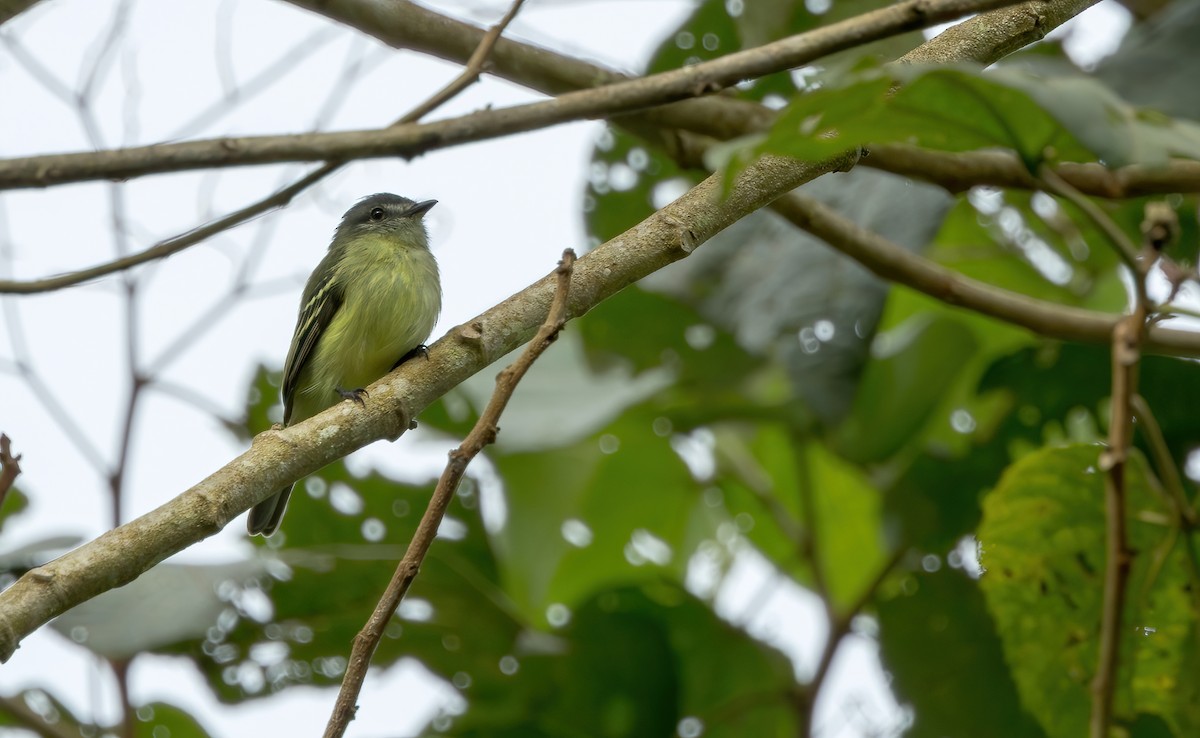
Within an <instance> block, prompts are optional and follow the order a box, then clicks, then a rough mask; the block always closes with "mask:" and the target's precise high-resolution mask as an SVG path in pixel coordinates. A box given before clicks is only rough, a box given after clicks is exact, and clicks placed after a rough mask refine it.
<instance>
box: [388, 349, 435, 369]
mask: <svg viewBox="0 0 1200 738" xmlns="http://www.w3.org/2000/svg"><path fill="white" fill-rule="evenodd" d="M417 356H424V357H425V359H426V360H427V361H428V360H429V347H428V346H426V345H425V344H423V343H419V344H417V345H416V346H415V347H414V348H413V349H412V350H411V351H409V352H408V353H407V354H405V355H404V356H401V357H400V359H399V360H397V361H396V363H395V364H392V369H395V368H396V367H398V366H400V365H401V364H403V363H404V362H406V361H408V360H409V359H412V358H415V357H417Z"/></svg>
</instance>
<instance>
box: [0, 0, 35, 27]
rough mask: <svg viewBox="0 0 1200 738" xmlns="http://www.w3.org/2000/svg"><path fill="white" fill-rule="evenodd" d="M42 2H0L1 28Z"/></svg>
mask: <svg viewBox="0 0 1200 738" xmlns="http://www.w3.org/2000/svg"><path fill="white" fill-rule="evenodd" d="M39 2H41V0H0V26H2V25H4V24H5V23H7V22H9V21H10V20H12V19H13V18H15V17H17V16H18V15H20V14H21V13H24V12H25V11H26V10H29V9H30V8H32V7H33V6H34V5H37V4H38V3H39Z"/></svg>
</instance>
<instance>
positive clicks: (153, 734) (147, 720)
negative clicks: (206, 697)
mask: <svg viewBox="0 0 1200 738" xmlns="http://www.w3.org/2000/svg"><path fill="white" fill-rule="evenodd" d="M134 718H135V719H134V722H133V735H134V736H135V738H164V736H169V737H170V738H207V737H208V731H206V730H205V729H204V727H203V726H201V725H200V723H199V721H197V720H196V718H194V717H192V716H191V715H190V714H188V713H187V712H186V711H184V710H183V709H181V708H179V707H176V706H175V705H171V704H168V703H166V702H152V703H150V704H148V705H141V706H140V707H138V708H137V709H136V710H135V711H134Z"/></svg>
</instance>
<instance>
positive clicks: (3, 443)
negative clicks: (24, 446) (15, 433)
mask: <svg viewBox="0 0 1200 738" xmlns="http://www.w3.org/2000/svg"><path fill="white" fill-rule="evenodd" d="M20 462H21V455H20V454H17V455H16V456H13V453H12V441H11V440H10V439H9V437H8V436H7V435H5V434H3V433H0V505H3V504H4V497H5V495H7V494H8V491H9V490H10V489H12V486H13V482H15V481H16V480H17V475H18V474H20V473H21V463H20Z"/></svg>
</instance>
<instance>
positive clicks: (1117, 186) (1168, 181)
mask: <svg viewBox="0 0 1200 738" xmlns="http://www.w3.org/2000/svg"><path fill="white" fill-rule="evenodd" d="M862 163H863V164H864V165H866V166H870V167H872V168H874V169H882V170H883V171H885V172H892V173H893V174H899V175H902V176H905V177H912V178H913V179H920V180H924V181H926V182H930V183H932V184H936V185H939V186H940V187H943V188H945V189H946V190H948V191H950V192H955V193H958V192H964V191H966V190H969V189H971V188H972V187H976V186H979V185H991V186H993V187H1010V188H1014V189H1024V190H1035V189H1038V188H1039V187H1040V184H1039V183H1038V180H1037V178H1036V177H1034V176H1033V175H1031V174H1030V173H1029V168H1028V167H1026V166H1025V165H1024V164H1023V163H1022V162H1021V160H1020V159H1019V158H1018V157H1017V155H1016V154H1013V153H1011V152H1008V151H970V152H964V153H948V152H943V151H930V150H928V149H920V148H917V147H915V146H907V145H904V144H883V145H878V146H872V147H871V155H870V156H869V157H867V158H865V159H863V162H862ZM1052 171H1053V172H1054V173H1055V174H1057V175H1058V177H1059V178H1060V179H1062V180H1063V181H1064V182H1066V183H1067V184H1069V185H1071V186H1072V187H1074V188H1075V189H1077V190H1079V191H1080V192H1082V193H1084V194H1087V195H1092V196H1094V197H1106V198H1110V199H1120V198H1127V197H1137V196H1138V195H1165V194H1171V193H1175V192H1200V162H1198V161H1191V160H1185V159H1176V160H1172V161H1169V162H1167V163H1166V164H1163V165H1162V166H1154V167H1150V166H1143V165H1139V164H1134V165H1130V166H1127V167H1122V168H1121V169H1108V168H1106V167H1104V166H1103V165H1101V164H1077V163H1071V162H1064V163H1062V164H1059V165H1057V166H1055V167H1054V168H1053V170H1052Z"/></svg>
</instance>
